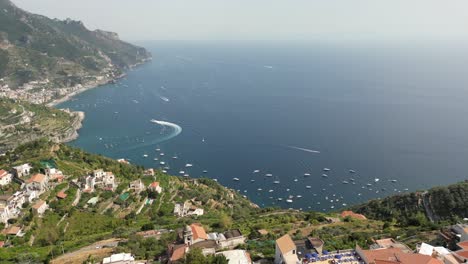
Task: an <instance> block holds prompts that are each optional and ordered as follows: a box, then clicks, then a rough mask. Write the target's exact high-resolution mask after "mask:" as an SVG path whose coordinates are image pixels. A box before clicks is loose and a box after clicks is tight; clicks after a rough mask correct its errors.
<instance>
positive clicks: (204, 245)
mask: <svg viewBox="0 0 468 264" xmlns="http://www.w3.org/2000/svg"><path fill="white" fill-rule="evenodd" d="M194 248H199V249H201V251H202V254H203V255H205V256H208V255H213V254H215V253H216V249H217V248H218V244H216V241H214V240H205V241H200V242H197V243H194V244H192V245H191V246H190V248H189V250H192V249H194Z"/></svg>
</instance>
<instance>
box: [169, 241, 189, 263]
mask: <svg viewBox="0 0 468 264" xmlns="http://www.w3.org/2000/svg"><path fill="white" fill-rule="evenodd" d="M186 248H187V246H186V245H179V246H174V248H173V251H172V255H171V261H177V260H179V259H181V258H183V257H184V255H185V249H186Z"/></svg>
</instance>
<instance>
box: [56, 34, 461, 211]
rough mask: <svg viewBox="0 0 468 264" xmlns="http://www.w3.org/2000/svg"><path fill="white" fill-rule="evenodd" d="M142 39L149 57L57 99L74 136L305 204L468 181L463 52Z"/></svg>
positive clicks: (266, 200)
mask: <svg viewBox="0 0 468 264" xmlns="http://www.w3.org/2000/svg"><path fill="white" fill-rule="evenodd" d="M146 46H147V48H149V49H150V50H151V51H152V53H153V56H154V60H153V62H151V63H148V64H145V65H143V66H141V67H139V68H137V69H135V70H133V71H131V72H129V73H128V77H127V78H125V79H122V80H120V81H119V83H118V84H116V85H106V86H103V87H100V88H97V89H93V90H89V91H87V92H85V93H82V94H80V95H78V96H76V97H75V98H74V99H73V100H72V101H68V102H66V103H64V104H61V105H60V106H59V107H70V108H72V109H74V110H80V111H85V112H86V120H85V122H84V126H83V128H82V129H81V131H80V137H79V139H78V140H76V141H74V142H72V143H71V144H72V145H75V146H78V147H81V148H83V149H85V150H87V151H91V152H94V153H100V154H104V155H107V156H110V157H113V158H127V159H130V160H131V162H133V163H137V164H142V165H145V166H147V167H160V166H161V165H160V164H159V163H160V161H164V162H166V163H167V164H168V166H169V167H170V168H171V169H170V170H169V172H170V173H171V174H174V175H178V174H179V171H180V170H183V171H184V172H185V173H189V174H190V176H192V177H199V176H202V175H203V176H206V177H211V178H216V179H218V180H219V182H220V183H222V184H224V185H226V186H229V187H232V188H234V189H239V190H240V192H242V193H245V195H247V196H248V197H249V198H251V199H252V200H253V201H254V202H256V203H257V204H259V205H273V204H276V205H279V206H282V207H294V208H303V209H307V208H309V207H310V208H312V209H315V210H329V209H330V208H331V206H334V209H337V208H339V207H342V206H343V203H346V204H348V205H350V204H354V203H358V202H363V201H366V200H368V199H370V198H376V197H383V196H387V195H390V194H393V193H396V192H399V191H401V192H403V191H404V190H405V189H406V188H408V190H409V191H413V190H417V189H423V188H428V187H432V186H435V185H446V184H450V183H454V182H458V181H461V180H464V179H467V177H466V175H467V171H468V122H467V119H468V118H467V117H468V104H467V99H468V74H467V70H468V49H467V48H465V49H460V48H454V47H442V46H434V47H430V48H428V47H422V46H402V45H401V46H386V47H385V46H380V47H378V46H367V47H365V46H354V47H349V46H348V47H346V46H339V45H335V46H326V45H313V44H310V45H290V44H277V45H260V44H236V45H234V44H231V45H229V44H221V43H217V44H216V43H190V42H179V43H169V42H162V43H151V44H148V45H146ZM166 98H167V99H166ZM165 100H166V101H165ZM167 100H169V101H167ZM151 119H157V120H161V121H168V122H171V123H174V124H177V125H179V126H180V127H181V128H182V132H181V133H180V134H179V135H178V136H175V137H173V135H174V129H173V128H172V127H170V126H161V125H158V124H155V123H151V122H150V120H151ZM156 148H160V149H161V151H160V152H164V153H165V156H160V154H159V152H157V151H156V150H155V149H156ZM299 148H303V149H309V150H316V151H320V153H311V152H307V151H303V150H300V149H299ZM144 154H147V155H148V157H147V158H145V157H143V155H144ZM173 156H177V157H178V159H173V158H172V157H173ZM155 157H157V158H158V159H159V160H158V161H155V160H154V158H155ZM186 163H191V164H193V167H191V168H185V164H186ZM323 168H330V169H331V171H330V172H328V173H327V174H328V175H329V177H328V178H324V177H322V176H321V175H322V174H323V173H324V172H323V171H322V169H323ZM257 169H258V170H260V172H259V173H252V172H253V171H254V170H257ZM350 169H352V170H355V171H356V173H355V174H351V173H349V170H350ZM203 170H208V173H206V174H204V173H203V172H202V171H203ZM266 173H271V174H273V177H265V174H266ZM304 173H310V174H311V176H306V177H305V176H304ZM235 177H236V178H239V179H240V180H239V181H234V180H233V178H235ZM350 178H353V179H354V182H355V184H353V181H352V180H351V179H350ZM376 178H378V179H379V181H378V182H376ZM252 179H254V180H255V182H251V180H252ZM295 179H297V181H295ZM390 180H397V182H391V181H390ZM274 181H279V182H280V183H279V184H274V183H273V182H274ZM343 181H347V182H349V184H345V183H343ZM368 183H369V184H372V186H367V184H368ZM306 186H310V188H307V187H306ZM258 188H261V189H262V191H258ZM287 189H290V190H289V191H287ZM269 190H273V191H272V192H269ZM289 195H294V196H297V195H302V198H296V197H295V198H293V203H286V202H285V200H286V199H287V197H288V196H289ZM279 197H281V198H283V201H278V200H277V198H279ZM327 197H328V200H327V199H326V198H327ZM341 197H342V198H341ZM337 198H338V201H337ZM330 200H333V202H331V201H330ZM318 203H320V204H318Z"/></svg>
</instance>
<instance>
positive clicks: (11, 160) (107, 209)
mask: <svg viewBox="0 0 468 264" xmlns="http://www.w3.org/2000/svg"><path fill="white" fill-rule="evenodd" d="M46 161H47V162H46ZM26 162H28V163H31V164H32V165H33V166H34V171H35V172H38V171H40V170H41V169H43V168H44V166H45V165H46V164H56V165H57V167H58V169H60V170H62V171H63V172H64V174H65V175H66V176H67V179H66V180H65V181H64V182H63V183H60V184H57V185H54V186H53V187H52V188H51V189H50V190H48V191H47V192H45V193H44V194H42V195H41V199H44V200H46V201H47V202H48V204H49V206H50V208H51V210H48V211H46V213H45V215H44V216H43V217H42V218H40V217H37V216H35V215H33V214H32V213H31V211H30V205H27V206H25V208H24V209H23V210H24V214H23V215H22V216H21V217H20V218H19V219H17V220H16V223H17V224H19V225H21V226H24V232H25V236H24V237H15V238H11V239H10V240H9V243H10V244H11V245H12V246H13V247H10V248H3V249H0V256H1V261H0V263H3V262H4V263H8V262H21V261H25V260H29V261H32V262H33V263H34V261H37V262H43V261H46V260H48V259H52V258H54V257H57V256H58V255H61V254H62V253H63V252H65V253H67V252H73V251H75V250H77V249H79V248H82V247H85V246H89V245H91V244H93V243H94V242H97V241H102V240H107V239H123V241H121V242H120V243H119V245H118V247H117V248H115V250H116V251H115V252H130V253H132V254H133V255H135V256H136V257H137V258H138V259H158V257H160V256H163V255H164V254H165V253H166V250H167V245H169V244H170V243H172V242H173V241H175V240H176V236H177V232H176V230H177V229H180V228H183V227H184V226H186V225H188V224H191V223H194V222H198V223H201V224H202V225H203V226H204V228H205V229H206V231H207V232H223V231H225V230H227V229H240V230H241V232H242V234H243V235H244V236H245V237H247V238H248V241H247V243H246V244H245V245H241V246H239V248H241V249H247V250H249V252H250V254H251V256H252V259H254V260H258V259H264V258H267V259H273V258H274V241H275V239H277V238H278V237H280V236H282V235H284V234H285V233H288V234H290V235H291V236H292V237H293V239H298V240H300V239H304V238H305V237H307V236H317V237H320V238H322V239H323V240H324V241H325V249H327V250H335V249H347V248H353V247H354V246H355V245H356V243H357V244H359V245H360V246H361V247H363V248H367V247H368V246H369V244H371V243H372V241H373V240H374V239H380V238H385V237H397V236H398V237H399V240H401V241H403V242H406V243H407V244H408V245H410V246H411V247H414V246H415V244H416V243H418V242H420V241H432V242H433V243H434V244H437V243H440V242H438V241H437V236H436V235H435V231H436V230H437V228H439V227H440V226H441V225H444V224H448V223H451V222H452V221H454V220H456V219H457V216H456V213H458V212H459V211H457V210H458V208H460V209H461V210H463V209H464V208H463V207H458V206H459V204H458V202H459V201H458V200H456V201H455V196H458V195H461V196H463V197H465V196H466V185H467V183H460V184H456V185H453V186H449V187H447V190H449V193H450V194H453V196H452V195H448V194H447V192H446V191H444V190H443V189H444V188H434V189H432V190H430V191H429V192H428V193H427V194H426V195H427V196H428V197H430V199H431V200H432V199H436V198H435V197H438V198H439V199H450V197H453V199H454V203H451V202H450V204H451V205H450V206H451V207H450V208H452V209H453V212H454V214H453V215H450V217H448V216H447V217H446V218H443V219H444V221H440V222H439V223H436V224H435V223H432V222H431V221H429V220H428V218H427V217H426V215H425V213H424V209H421V208H420V206H419V205H418V204H417V203H416V204H414V202H415V201H418V199H419V198H420V196H421V195H422V194H421V193H418V194H407V195H400V196H394V197H389V198H386V199H383V200H379V201H372V202H370V203H369V204H366V206H356V207H354V208H353V209H354V210H357V211H358V212H361V213H364V214H366V215H367V216H368V218H370V219H369V220H353V219H351V218H349V217H347V218H344V219H341V221H338V222H334V223H329V222H328V220H327V217H330V216H333V217H336V215H335V214H333V213H332V214H324V213H318V212H301V211H295V210H280V209H277V208H257V207H256V206H255V205H253V204H252V203H251V202H250V201H249V200H247V199H245V198H243V197H242V196H241V195H240V194H239V193H237V192H235V191H233V190H230V189H227V188H225V187H223V186H221V185H219V184H218V183H216V182H215V181H212V180H210V179H186V178H182V177H176V176H169V175H166V174H163V173H161V172H159V171H157V172H156V175H155V176H154V177H153V176H143V175H144V168H143V167H141V166H135V165H127V164H122V163H118V162H117V161H114V160H112V159H109V158H106V157H103V156H100V155H95V154H89V153H86V152H84V151H82V150H80V149H77V148H74V147H70V146H67V145H63V144H57V143H53V142H50V141H48V140H45V139H42V140H37V141H34V142H30V143H27V144H24V145H21V146H19V147H17V148H16V149H15V150H13V151H9V152H7V153H6V154H5V156H1V157H0V168H9V167H11V166H14V165H18V164H21V163H26ZM95 169H103V170H104V171H112V172H113V173H114V175H115V176H116V178H117V179H118V187H117V189H116V191H115V192H111V191H105V190H102V189H99V188H97V189H96V191H95V192H93V193H81V196H80V199H78V201H77V204H76V205H74V204H73V201H74V200H75V198H77V195H78V189H77V186H76V185H75V184H74V183H72V182H73V181H74V180H78V179H80V178H81V177H83V176H84V175H87V174H88V173H90V172H91V171H92V170H95ZM136 179H141V180H142V181H143V183H144V184H145V185H146V186H148V185H149V184H150V183H151V182H153V181H158V182H159V183H160V185H161V187H162V188H163V192H162V193H161V194H157V193H152V192H149V191H142V192H140V193H137V192H135V191H132V190H130V189H128V183H129V182H130V181H133V180H136ZM15 186H16V185H13V186H12V187H9V188H10V189H5V190H3V191H1V190H0V193H1V192H11V191H12V190H11V188H17V186H16V187H15ZM59 191H64V192H65V193H66V194H67V197H66V198H65V199H61V200H59V199H57V198H56V194H57V193H58V192H59ZM122 195H124V196H125V199H120V198H119V197H121V196H122ZM91 198H93V199H94V200H95V201H96V203H95V204H89V203H88V201H89V200H90V199H91ZM123 200H124V201H123ZM187 200H190V201H191V202H192V204H193V205H195V206H197V207H199V208H203V209H204V210H205V214H204V215H202V216H198V217H195V216H193V217H184V218H177V217H176V216H174V215H173V209H174V204H175V203H182V202H184V201H187ZM460 201H462V200H460ZM391 202H393V206H395V207H391V204H390V203H391ZM383 205H385V206H387V207H385V208H384V206H383ZM397 205H405V206H406V208H407V209H406V210H402V209H401V208H404V207H401V208H400V210H397V209H398V208H399V207H397ZM431 206H432V207H433V208H434V211H436V212H438V213H439V212H440V211H439V209H438V208H439V205H437V204H432V205H431ZM140 208H141V210H140ZM410 211H412V212H411V213H410ZM389 212H390V213H389ZM461 212H462V213H463V211H461ZM372 218H375V219H377V220H372ZM152 229H164V230H168V232H165V233H163V234H162V235H161V236H160V237H158V238H143V237H141V236H138V235H136V233H137V232H139V231H146V230H152ZM260 229H263V230H266V232H267V234H264V232H262V233H263V234H260V232H259V230H260ZM169 230H172V231H169ZM0 239H5V237H0ZM30 245H32V246H30ZM86 257H88V256H86ZM94 257H95V256H91V258H94ZM2 261H3V262H2ZM184 261H185V263H225V262H224V260H223V258H222V257H208V258H205V257H203V256H200V254H199V252H197V251H196V250H194V251H191V253H190V254H188V255H187V258H186V259H185V260H184ZM184 261H183V262H182V263H184Z"/></svg>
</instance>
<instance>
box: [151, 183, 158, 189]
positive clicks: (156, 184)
mask: <svg viewBox="0 0 468 264" xmlns="http://www.w3.org/2000/svg"><path fill="white" fill-rule="evenodd" d="M158 186H159V182H153V183H151V184H150V187H151V188H156V187H158Z"/></svg>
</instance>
